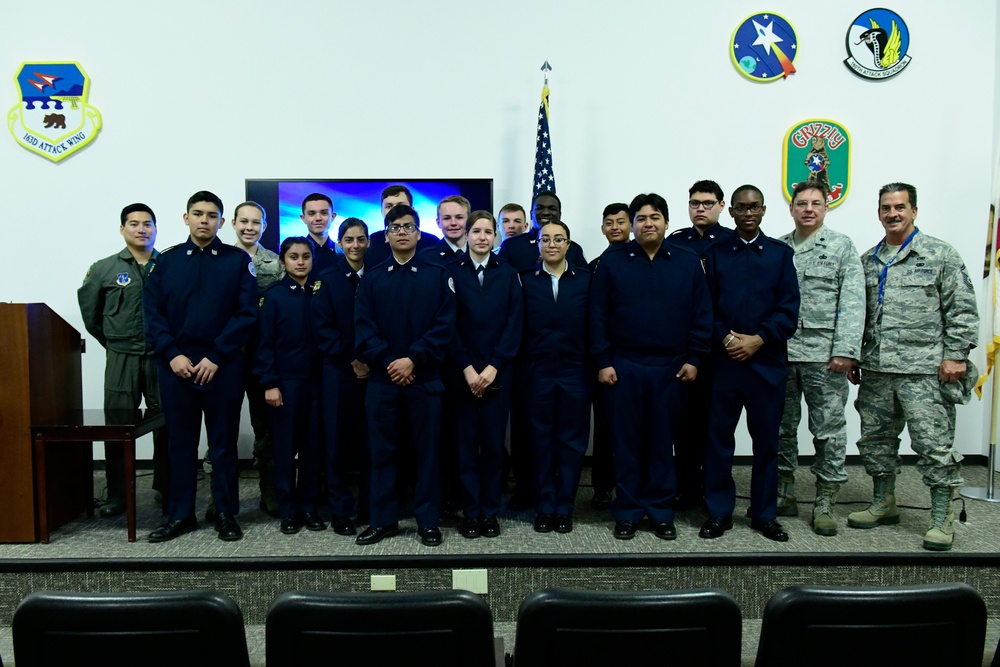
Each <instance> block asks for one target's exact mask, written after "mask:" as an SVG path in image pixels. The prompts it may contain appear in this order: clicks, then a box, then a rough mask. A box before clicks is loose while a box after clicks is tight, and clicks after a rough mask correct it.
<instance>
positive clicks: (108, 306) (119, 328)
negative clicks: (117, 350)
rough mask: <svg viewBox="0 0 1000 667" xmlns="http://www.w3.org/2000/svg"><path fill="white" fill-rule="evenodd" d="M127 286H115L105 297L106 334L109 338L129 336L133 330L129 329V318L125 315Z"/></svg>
mask: <svg viewBox="0 0 1000 667" xmlns="http://www.w3.org/2000/svg"><path fill="white" fill-rule="evenodd" d="M124 306H125V288H124V287H117V286H116V287H115V289H113V290H108V293H107V296H106V297H105V299H104V335H105V336H106V337H107V338H108V339H109V340H116V339H122V338H128V337H129V336H130V335H131V334H132V332H131V331H129V324H130V323H129V322H126V321H125V320H126V319H128V318H126V317H125V316H124V313H123V310H124Z"/></svg>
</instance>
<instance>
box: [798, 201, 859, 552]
mask: <svg viewBox="0 0 1000 667" xmlns="http://www.w3.org/2000/svg"><path fill="white" fill-rule="evenodd" d="M826 202H827V191H826V188H825V186H824V185H822V184H821V183H817V182H813V181H804V182H802V183H799V184H798V185H796V186H795V189H794V190H793V192H792V203H791V205H790V206H789V210H790V211H791V214H792V219H793V220H794V221H795V231H794V232H792V233H790V234H786V235H784V236H782V237H781V240H782V241H784V242H785V243H787V244H788V245H790V246H791V247H792V248H794V249H795V271H796V273H797V274H798V279H799V291H800V293H801V295H802V303H801V306H800V307H799V323H798V327H797V329H796V331H795V335H794V336H793V337H792V339H791V340H789V341H788V362H789V363H788V379H787V382H786V384H785V412H784V414H783V415H782V419H781V431H780V436H779V449H778V515H779V516H796V515H797V514H798V505H797V503H796V499H795V469H796V468H797V467H798V456H799V442H798V429H799V421H800V419H801V418H802V398H803V396H804V397H805V399H806V406H807V407H808V409H809V430H810V431H811V432H812V434H813V445H814V446H815V447H816V458H815V462H814V463H813V465H812V472H813V474H814V475H816V503H815V505H814V506H813V515H812V527H813V532H815V533H817V534H819V535H836V534H837V522H836V519H835V517H834V514H833V506H834V504H835V503H836V501H837V492H838V491H839V489H840V485H841V484H843V483H844V482H846V481H847V472H846V471H845V470H844V459H845V457H846V454H847V451H846V448H847V420H846V418H845V417H844V408H845V407H846V406H847V394H848V381H847V376H848V374H849V373H850V372H851V371H852V370H854V369H855V368H857V364H858V359H859V358H860V356H861V332H862V330H863V329H864V322H865V279H864V272H863V271H862V269H861V261H860V260H859V259H858V251H857V249H856V248H855V247H854V243H853V242H852V241H851V239H850V238H848V237H847V236H846V235H844V234H841V233H840V232H836V231H834V230H832V229H830V228H829V227H826V226H824V224H823V221H824V219H825V217H826V212H827V203H826Z"/></svg>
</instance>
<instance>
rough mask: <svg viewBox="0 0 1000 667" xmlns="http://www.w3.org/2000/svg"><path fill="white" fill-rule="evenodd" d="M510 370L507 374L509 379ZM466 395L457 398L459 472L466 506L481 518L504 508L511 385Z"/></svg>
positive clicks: (471, 515) (469, 513)
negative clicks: (502, 491) (503, 474)
mask: <svg viewBox="0 0 1000 667" xmlns="http://www.w3.org/2000/svg"><path fill="white" fill-rule="evenodd" d="M509 377H510V374H507V379H509ZM466 391H467V393H469V396H470V397H469V398H465V397H462V398H460V399H458V400H456V401H455V402H454V404H453V405H454V408H455V412H456V414H455V430H456V433H457V436H458V437H457V441H458V472H459V482H460V484H461V487H462V509H463V512H464V514H465V516H466V518H473V519H477V518H479V517H480V516H490V515H493V514H496V513H498V512H499V511H500V489H501V481H502V480H501V471H502V469H503V440H504V435H505V434H506V431H507V415H509V414H510V393H511V389H510V385H509V383H505V384H504V386H502V387H500V388H498V389H487V390H486V393H485V394H484V396H483V398H475V397H474V396H472V394H471V392H468V388H467V389H466Z"/></svg>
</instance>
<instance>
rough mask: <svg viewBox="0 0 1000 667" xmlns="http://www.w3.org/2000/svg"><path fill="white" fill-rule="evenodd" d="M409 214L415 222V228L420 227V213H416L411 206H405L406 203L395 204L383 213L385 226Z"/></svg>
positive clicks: (387, 226)
mask: <svg viewBox="0 0 1000 667" xmlns="http://www.w3.org/2000/svg"><path fill="white" fill-rule="evenodd" d="M406 216H410V217H412V218H413V222H415V223H416V225H417V229H420V215H419V214H418V213H417V211H416V209H414V208H413V207H412V206H407V205H406V204H396V205H395V206H393V207H392V208H390V209H389V212H388V213H386V214H385V227H386V229H388V228H389V225H391V224H392V223H394V222H396V221H397V220H399V219H400V218H405V217H406Z"/></svg>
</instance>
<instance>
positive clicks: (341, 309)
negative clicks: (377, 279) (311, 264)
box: [311, 255, 369, 369]
mask: <svg viewBox="0 0 1000 667" xmlns="http://www.w3.org/2000/svg"><path fill="white" fill-rule="evenodd" d="M368 270H369V269H368V267H367V265H366V266H365V272H366V273H367V272H368ZM361 280H362V277H361V276H359V275H358V274H357V273H356V272H355V271H354V269H352V268H351V265H350V264H348V263H347V259H346V258H345V257H344V256H343V255H341V256H339V257H337V262H336V264H335V265H334V266H332V267H330V268H329V269H327V270H326V271H324V272H323V273H321V274H320V275H319V276H318V277H317V278H316V282H315V283H314V284H313V295H312V320H311V322H312V330H313V336H314V337H315V340H316V345H317V346H318V347H319V350H320V352H321V353H322V355H323V360H324V361H325V362H327V363H331V364H334V365H335V366H340V367H342V368H345V369H347V368H349V367H350V365H351V362H352V361H354V359H355V357H354V302H355V297H356V296H357V293H358V288H359V287H360V285H361Z"/></svg>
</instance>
